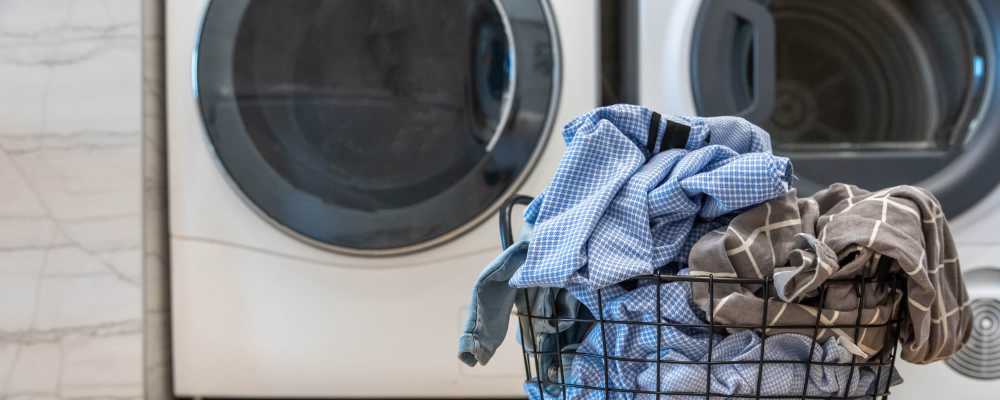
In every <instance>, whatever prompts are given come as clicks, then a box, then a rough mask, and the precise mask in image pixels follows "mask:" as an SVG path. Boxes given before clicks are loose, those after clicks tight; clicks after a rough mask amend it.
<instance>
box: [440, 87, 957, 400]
mask: <svg viewBox="0 0 1000 400" xmlns="http://www.w3.org/2000/svg"><path fill="white" fill-rule="evenodd" d="M563 139H564V140H565V142H566V146H567V148H566V152H565V154H564V156H563V158H562V160H561V162H560V164H559V167H558V169H557V171H556V173H555V176H554V177H553V179H552V182H551V183H550V184H549V186H548V187H546V189H545V191H544V192H543V193H542V194H541V195H539V196H538V197H536V198H535V199H534V201H532V203H531V204H530V205H529V206H528V208H527V210H526V211H525V215H524V219H525V228H524V229H523V230H522V232H521V235H520V239H519V240H518V241H517V242H516V243H514V244H513V245H512V246H509V247H508V248H507V249H505V250H504V251H503V253H501V254H500V256H498V257H497V258H496V260H494V261H493V262H492V263H491V264H490V265H489V266H487V267H486V269H485V270H484V271H483V272H482V274H481V275H480V277H479V279H478V280H477V282H476V283H475V287H474V288H473V293H472V297H473V298H472V303H471V304H472V306H471V307H470V310H469V319H468V322H467V324H466V326H465V330H464V332H463V334H462V336H461V337H460V339H459V358H460V359H461V360H462V361H464V362H465V363H466V364H468V365H470V366H474V365H476V364H477V363H478V364H486V363H487V362H488V361H489V359H490V357H491V356H492V355H493V354H494V352H495V351H496V350H497V347H498V346H499V345H500V343H501V342H503V339H504V336H505V334H506V332H507V323H508V321H509V318H510V313H511V311H512V308H513V307H514V306H516V307H517V308H518V310H519V311H521V312H522V313H529V312H530V314H531V315H533V316H535V317H537V318H532V319H531V321H530V322H529V321H527V320H526V319H523V318H522V320H521V326H520V327H519V328H520V329H521V333H522V335H523V336H524V338H525V339H524V343H523V344H524V345H525V346H526V347H527V348H528V349H529V350H531V351H535V352H537V353H539V354H541V355H540V356H539V357H538V362H539V364H540V365H539V366H538V370H539V372H538V374H539V375H540V376H539V377H538V378H539V380H540V382H528V383H526V384H525V390H526V391H527V392H528V394H529V396H530V397H531V398H533V399H543V398H567V399H578V398H605V396H606V395H607V396H608V398H615V399H617V398H622V399H631V398H638V397H649V398H653V395H651V394H641V393H652V392H671V393H684V394H691V395H692V398H694V397H702V398H703V397H705V395H706V394H707V393H709V391H710V393H713V394H715V395H717V396H718V395H744V396H745V395H753V394H759V395H763V396H783V395H788V396H801V395H803V394H806V395H809V396H843V395H853V396H856V395H864V394H868V393H875V391H876V390H884V388H885V387H887V386H888V385H889V384H897V383H899V382H901V380H900V378H899V375H898V373H897V372H896V371H889V368H882V367H874V366H871V365H868V364H873V363H874V364H877V363H884V362H885V360H887V359H888V354H886V353H887V352H884V351H882V350H883V348H892V347H894V346H891V345H892V343H889V342H888V340H890V339H895V336H894V329H893V330H892V331H890V329H889V328H887V325H890V324H889V322H890V321H893V320H898V319H902V321H901V322H900V323H901V324H902V328H901V334H900V335H899V338H898V340H899V342H900V344H901V345H902V352H901V355H902V358H903V359H905V360H907V361H910V362H915V363H929V362H933V361H937V360H941V359H944V358H947V357H948V356H949V355H951V354H953V353H954V352H956V351H958V350H959V349H960V348H961V346H962V344H963V343H964V342H965V341H966V339H967V338H968V335H969V333H970V328H971V320H970V312H969V310H968V309H967V302H968V296H967V294H966V289H965V284H964V283H963V281H962V275H961V271H960V269H959V262H958V257H957V252H956V249H955V245H954V243H953V240H952V237H951V234H950V232H949V229H948V224H947V221H946V220H945V217H944V215H943V212H942V209H941V206H940V204H939V203H938V201H937V200H936V199H935V198H934V196H933V195H932V194H931V193H929V192H928V191H926V190H924V189H921V188H917V187H911V186H898V187H893V188H887V189H883V190H879V191H876V192H869V191H866V190H863V189H861V188H858V187H856V186H852V185H847V184H834V185H832V186H830V187H829V188H827V189H825V190H821V191H819V192H817V193H816V194H814V195H812V196H810V197H801V198H800V197H798V195H797V194H796V192H795V190H794V189H792V184H793V183H794V182H793V181H794V175H793V174H792V164H791V162H790V160H788V159H787V158H784V157H779V156H775V155H773V154H772V153H771V143H770V139H769V136H768V134H767V132H765V131H764V130H762V129H761V128H759V127H757V126H755V125H753V124H751V123H749V122H747V121H745V120H743V119H741V118H735V117H714V118H698V117H669V118H668V117H663V116H661V115H660V114H658V113H656V112H653V111H651V110H648V109H645V108H642V107H638V106H629V105H617V106H611V107H603V108H599V109H596V110H594V111H592V112H590V113H588V114H585V115H583V116H580V117H578V118H577V119H575V120H574V121H572V122H571V123H569V124H567V125H566V127H565V129H564V131H563ZM654 273H659V274H672V275H681V276H693V277H698V276H709V275H711V276H714V277H717V278H732V277H739V278H754V279H765V278H769V279H772V280H773V286H770V287H768V288H764V287H762V285H760V284H737V283H717V284H715V285H714V287H712V288H711V290H710V289H709V288H708V286H707V285H705V284H700V283H690V282H682V281H677V282H671V283H661V282H657V281H656V280H653V279H635V278H636V277H640V276H644V275H649V274H654ZM876 276H880V277H883V278H887V277H892V278H895V279H896V281H897V282H903V283H904V285H902V286H905V292H904V291H903V290H901V287H900V285H895V286H894V285H879V284H871V285H866V286H864V287H863V293H859V291H858V290H859V289H858V287H856V286H853V285H824V283H827V282H828V281H830V280H831V279H833V280H844V279H848V278H852V279H853V278H859V277H861V278H862V279H868V278H874V277H876ZM887 279H888V278H887ZM821 287H825V288H826V289H825V290H820V289H821ZM859 294H860V295H859ZM821 296H822V297H823V299H819V297H821ZM529 307H530V310H529ZM859 310H860V314H861V315H860V316H859V315H858V313H859ZM598 315H599V316H601V318H600V319H601V320H603V321H604V322H603V323H600V322H596V321H595V316H598ZM707 320H711V321H712V322H713V324H716V325H732V326H743V327H751V326H761V325H762V323H763V324H765V325H766V326H767V327H768V328H767V329H752V328H729V329H711V328H709V327H705V326H702V325H705V324H707V322H706V321H707ZM614 321H630V322H633V323H616V322H614ZM817 321H819V324H820V325H822V326H834V325H839V326H845V325H853V324H855V323H856V322H857V321H860V322H861V324H862V325H867V326H868V327H863V328H860V329H858V332H855V331H854V330H855V329H854V328H838V327H834V328H826V329H818V330H814V328H812V326H814V325H815V324H816V323H817ZM634 322H639V323H634ZM657 323H669V324H670V325H660V326H657ZM877 325H881V326H877ZM804 326H808V327H810V328H808V329H805V328H803V327H804ZM602 328H603V329H602ZM817 331H818V335H817ZM814 335H816V336H818V337H817V338H816V340H815V341H814V339H813V337H814ZM814 343H815V344H814ZM761 359H764V360H771V361H778V360H780V361H782V362H774V363H764V364H763V365H760V363H759V360H761ZM657 360H660V361H662V363H659V365H658V363H657ZM709 360H711V361H712V363H711V365H710V364H709V363H708V361H709ZM807 361H811V362H812V363H810V364H811V365H809V366H807V365H806V362H807ZM852 361H853V362H854V363H860V364H862V365H860V366H855V367H851V366H850V365H849V364H850V363H852ZM838 364H839V365H838ZM844 364H848V365H844ZM758 374H762V375H761V379H758ZM875 383H877V385H876V384H875ZM657 385H659V386H657ZM879 388H881V389H879ZM564 391H565V393H564ZM696 395H697V396H696Z"/></svg>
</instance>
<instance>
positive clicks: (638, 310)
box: [525, 270, 898, 399]
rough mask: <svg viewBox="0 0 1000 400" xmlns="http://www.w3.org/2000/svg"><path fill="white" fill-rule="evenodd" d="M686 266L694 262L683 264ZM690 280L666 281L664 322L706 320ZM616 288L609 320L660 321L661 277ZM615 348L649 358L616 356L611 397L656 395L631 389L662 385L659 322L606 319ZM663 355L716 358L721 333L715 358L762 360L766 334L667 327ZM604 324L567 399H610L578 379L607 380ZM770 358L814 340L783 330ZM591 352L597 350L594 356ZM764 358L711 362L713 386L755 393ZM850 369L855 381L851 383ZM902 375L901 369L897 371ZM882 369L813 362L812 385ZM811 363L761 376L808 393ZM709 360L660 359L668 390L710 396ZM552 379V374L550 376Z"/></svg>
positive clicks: (795, 357)
mask: <svg viewBox="0 0 1000 400" xmlns="http://www.w3.org/2000/svg"><path fill="white" fill-rule="evenodd" d="M682 273H686V270H684V271H682ZM690 285H691V284H690V283H686V282H674V283H664V284H662V285H661V286H660V312H661V318H662V320H661V321H662V322H665V323H677V324H705V323H706V322H705V321H704V320H703V319H702V318H701V316H700V315H699V314H700V311H699V309H697V308H696V306H695V305H694V304H693V303H691V301H690V299H691V288H690ZM608 291H609V293H608V295H609V296H611V297H613V300H609V301H606V302H605V304H604V313H605V315H604V317H605V320H606V321H626V320H627V321H643V322H656V309H657V307H656V284H655V283H653V282H652V281H650V282H649V283H648V284H643V285H640V286H639V287H637V288H636V289H634V290H632V291H625V290H624V289H623V288H621V287H619V286H616V287H612V288H609V290H608ZM605 328H606V331H607V334H605V335H604V340H606V341H607V349H608V354H609V355H610V356H612V357H620V358H629V359H639V360H649V361H620V360H608V361H607V368H608V375H607V377H608V380H609V383H608V387H609V388H612V389H620V390H619V391H610V392H609V398H611V399H634V398H648V399H653V398H654V397H655V396H653V395H644V394H634V393H628V392H625V391H629V390H633V391H634V390H642V391H655V390H656V366H655V365H656V364H655V361H653V360H656V358H657V347H656V339H657V328H656V326H652V325H637V324H621V323H614V322H605ZM659 329H660V354H659V358H660V359H661V360H669V361H701V362H705V361H707V360H708V349H709V340H712V341H713V348H714V351H713V353H712V360H713V361H715V362H718V361H757V360H760V357H761V354H760V351H761V338H760V336H759V335H758V334H757V333H756V332H754V331H752V330H741V331H738V332H735V333H733V334H732V335H728V336H727V335H723V334H719V333H714V332H710V331H709V329H707V328H704V327H672V326H661V327H660V328H659ZM601 332H602V330H601V327H600V324H595V325H594V327H593V328H592V329H591V331H590V333H589V334H588V335H587V336H586V338H585V339H584V341H583V344H582V345H580V347H579V348H578V349H577V352H578V353H579V354H577V355H576V356H575V357H574V359H573V363H572V368H571V369H570V370H568V371H564V375H565V377H566V382H567V383H568V385H567V391H566V399H604V394H605V393H604V390H602V389H585V388H579V387H573V385H580V386H588V387H596V388H604V387H605V386H604V379H605V374H604V367H605V366H604V362H605V360H603V359H602V358H601V355H602V354H603V349H604V343H603V342H602V338H601ZM765 343H766V345H765V351H764V359H765V360H788V361H800V362H803V361H805V360H808V359H809V355H810V347H811V346H812V340H811V339H810V338H809V337H807V336H803V335H799V334H779V335H773V336H769V337H768V338H767V340H766V342H765ZM583 354H593V356H587V355H583ZM851 356H852V355H851V353H850V352H848V351H847V350H846V349H845V348H844V347H842V346H840V345H839V343H838V342H837V341H836V340H835V339H834V340H827V341H826V342H823V343H817V344H816V349H815V351H813V352H812V360H813V361H816V362H820V361H822V362H828V363H845V364H846V363H850V360H851ZM758 368H759V367H758V364H756V363H745V364H739V363H735V364H716V365H713V366H712V369H711V382H712V392H713V393H717V394H728V395H732V394H737V395H754V394H756V390H757V386H756V385H757V373H758ZM848 375H850V376H851V377H850V386H848ZM880 375H881V378H882V380H883V382H885V381H886V380H888V378H889V368H888V367H885V368H883V371H882V373H881V374H880ZM896 376H898V375H896ZM875 377H876V372H875V371H872V368H868V367H854V372H853V373H852V372H851V367H850V366H849V365H813V366H812V367H810V368H809V372H808V382H809V384H808V388H807V390H808V392H807V395H810V396H834V395H838V396H842V395H843V393H844V391H845V390H850V394H851V395H852V396H854V395H863V394H865V393H868V392H869V390H870V388H871V386H872V382H873V381H874V380H875ZM806 379H807V376H806V366H805V365H804V364H794V363H774V364H765V366H764V369H763V379H762V381H761V391H760V394H761V395H765V396H784V395H788V396H789V397H797V396H800V395H801V394H802V389H803V384H804V383H805V382H806ZM707 380H708V368H707V367H706V366H705V365H698V364H687V365H677V364H662V365H661V367H660V391H670V392H688V393H702V394H701V395H697V396H677V397H674V396H670V398H671V399H674V398H692V399H694V398H700V399H704V398H705V395H704V394H703V393H705V390H706V382H707ZM551 381H552V380H551V379H549V382H551ZM525 389H526V391H527V392H528V394H529V397H531V398H533V399H540V398H542V396H540V392H539V390H538V385H537V384H534V383H530V382H529V383H526V384H525ZM560 390H561V388H560V386H559V385H543V392H544V393H545V396H544V397H545V398H552V399H555V398H562V393H561V392H560Z"/></svg>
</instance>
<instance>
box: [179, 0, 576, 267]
mask: <svg viewBox="0 0 1000 400" xmlns="http://www.w3.org/2000/svg"><path fill="white" fill-rule="evenodd" d="M553 29H554V28H553V26H552V24H551V21H550V16H549V15H548V10H547V9H546V5H545V4H543V2H539V1H530V0H529V1H526V0H494V1H491V0H476V1H466V0H435V1H433V2H426V1H419V0H409V1H396V0H298V1H295V2H287V1H282V0H239V1H231V0H227V1H215V2H212V3H211V4H210V6H209V8H208V10H207V12H206V16H205V20H204V21H203V28H202V32H201V36H200V41H199V45H198V48H197V50H196V55H195V65H194V72H195V82H194V85H195V88H196V93H197V94H198V101H199V105H200V107H201V111H202V118H203V120H204V124H205V126H206V128H207V131H208V138H209V140H210V141H211V144H212V146H213V147H214V149H215V152H216V154H217V156H218V159H219V161H220V164H221V166H222V167H223V168H224V169H225V171H226V172H227V175H228V176H229V178H231V181H232V183H234V186H235V187H236V188H237V189H238V191H239V192H240V193H242V195H243V197H244V198H245V199H246V200H247V201H248V203H249V204H250V205H251V206H252V207H253V208H254V209H256V210H258V211H260V214H262V215H263V216H264V217H265V218H266V219H268V220H269V221H272V222H274V223H275V224H276V225H278V226H279V227H281V228H283V229H284V230H286V231H287V232H289V233H290V234H292V235H294V236H296V237H299V238H301V239H304V240H305V241H307V242H309V243H312V244H316V245H319V246H322V247H326V248H330V249H334V250H342V251H345V252H349V253H361V254H368V255H381V254H395V253H401V252H408V251H414V250H419V249H422V248H426V247H428V246H431V245H434V244H438V243H441V242H443V241H445V240H447V239H450V238H453V237H455V236H456V235H458V234H460V233H461V232H462V231H464V230H465V229H468V228H470V227H471V226H472V225H474V224H475V223H476V222H478V221H480V220H481V219H482V218H483V217H485V216H486V215H485V214H488V213H489V212H490V211H492V210H493V209H494V208H495V207H496V205H497V204H498V203H499V201H500V200H501V199H502V198H504V197H505V196H506V195H507V194H509V193H511V192H512V191H513V190H515V188H516V187H517V185H518V183H519V182H520V181H521V180H522V179H523V178H524V176H525V175H527V174H528V172H529V171H530V169H531V166H532V164H533V162H534V161H535V159H536V158H537V156H538V155H539V154H540V152H541V149H542V147H543V146H544V144H545V139H546V137H547V135H546V132H547V131H548V128H549V126H550V124H551V119H552V114H553V111H554V104H555V101H556V99H555V93H556V91H557V78H558V77H557V73H556V71H557V69H558V62H557V58H558V52H557V44H556V42H555V35H554V30H553Z"/></svg>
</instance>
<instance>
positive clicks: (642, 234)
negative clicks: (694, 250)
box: [510, 105, 792, 312]
mask: <svg viewBox="0 0 1000 400" xmlns="http://www.w3.org/2000/svg"><path fill="white" fill-rule="evenodd" d="M656 117H658V114H656V113H654V112H653V111H651V110H648V109H646V108H643V107H639V106H631V105H616V106H610V107H602V108H598V109H596V110H594V111H592V112H590V113H587V114H585V115H583V116H581V117H578V118H576V119H575V120H574V121H572V122H570V123H569V124H567V125H566V127H565V129H564V130H563V138H564V140H565V142H566V144H567V148H566V152H565V154H564V155H563V158H562V160H561V161H560V163H559V167H558V169H557V170H556V173H555V176H554V178H553V179H552V181H551V183H550V184H549V186H548V187H546V188H545V190H544V192H543V193H542V195H540V196H539V197H537V198H535V200H534V201H533V202H532V203H531V204H530V205H529V207H528V209H527V210H526V211H525V220H526V221H528V222H530V223H534V225H535V231H534V234H535V236H534V239H533V241H532V244H531V247H530V248H529V250H528V258H527V260H526V261H525V264H524V265H523V266H522V268H521V269H520V270H518V272H517V273H516V274H514V276H513V277H512V279H511V281H510V283H511V285H513V286H516V287H532V286H550V287H551V286H554V287H565V288H568V289H570V290H571V292H573V294H574V295H577V297H579V298H580V300H581V301H582V302H584V304H586V305H587V306H588V307H590V306H592V305H593V301H592V299H591V297H592V296H593V293H592V290H593V289H597V288H601V287H605V286H608V285H611V284H614V283H617V282H621V281H623V280H626V279H628V278H630V277H633V276H636V275H639V274H645V273H651V272H653V271H654V270H655V269H656V268H658V267H660V266H663V265H666V264H667V263H669V262H672V261H680V262H683V261H684V260H685V259H686V257H687V254H688V252H689V251H690V248H691V246H693V245H694V242H695V241H697V240H698V238H700V237H701V236H702V235H704V234H705V233H707V232H708V231H710V230H712V229H714V228H717V227H720V226H723V225H724V224H725V223H726V222H727V221H728V216H727V214H730V213H732V212H734V211H737V210H740V209H743V208H747V207H750V206H753V205H756V204H758V203H761V202H764V201H767V200H770V199H773V198H775V197H778V196H780V195H782V194H784V193H785V192H786V191H787V189H788V183H789V182H788V181H789V179H791V178H792V174H791V163H790V162H789V160H788V159H787V158H785V157H778V156H774V155H772V154H771V143H770V138H769V136H768V134H767V132H765V131H764V130H762V129H761V128H759V127H757V126H755V125H753V124H751V123H749V122H747V121H746V120H743V119H742V118H736V117H714V118H699V117H670V118H664V119H663V122H664V123H659V122H660V121H659V120H657V119H656ZM671 124H673V125H674V126H675V127H676V126H678V124H680V125H681V126H687V127H689V128H690V130H689V134H688V137H687V141H686V144H685V145H684V148H683V149H681V148H676V149H669V148H662V149H661V147H663V146H662V145H663V143H665V142H675V141H677V138H675V137H667V136H670V135H667V133H668V128H667V126H668V125H671ZM651 126H653V127H656V126H659V129H656V130H651V129H650V127H651ZM674 134H676V132H674ZM650 139H652V141H651V142H650ZM657 149H659V150H657ZM591 311H592V312H594V311H595V310H594V309H593V308H592V307H591Z"/></svg>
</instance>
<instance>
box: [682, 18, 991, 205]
mask: <svg viewBox="0 0 1000 400" xmlns="http://www.w3.org/2000/svg"><path fill="white" fill-rule="evenodd" d="M700 13H701V14H700V16H699V26H698V31H699V32H700V33H699V34H697V35H696V39H697V40H696V42H695V43H694V44H695V46H694V47H693V52H694V53H693V54H692V62H693V63H695V64H694V65H693V67H694V68H693V70H694V71H696V72H695V73H694V76H693V77H692V78H693V82H694V91H695V98H696V104H697V107H698V110H699V113H702V114H706V115H723V114H742V115H745V116H747V117H749V118H750V119H751V120H753V121H754V122H756V123H758V124H759V125H761V126H762V127H764V128H765V129H767V130H768V132H770V133H771V136H772V140H773V142H774V145H775V151H776V152H777V153H781V154H784V155H787V156H790V157H791V158H792V159H793V160H794V163H795V168H796V175H797V176H799V178H800V182H799V184H798V187H799V190H800V191H801V192H804V193H806V194H809V193H812V192H814V191H816V190H818V189H819V188H822V187H826V186H827V185H829V184H831V183H834V182H851V183H855V184H858V185H860V186H862V187H866V188H869V189H879V188H882V187H886V186H893V185H900V184H920V185H923V186H925V187H928V188H929V189H931V190H932V191H933V192H935V194H936V195H937V196H938V197H939V198H940V200H941V202H942V204H943V206H944V208H945V211H946V213H947V214H949V215H951V216H954V215H956V214H958V213H960V212H962V211H963V210H965V209H967V208H969V207H970V206H972V205H974V204H976V203H977V202H978V201H980V200H981V199H982V198H983V197H985V196H986V195H987V194H988V193H989V192H990V191H991V190H992V189H993V188H995V187H996V186H997V184H998V181H1000V168H996V167H995V166H996V164H997V162H1000V132H998V130H1000V102H998V101H996V99H995V98H994V96H993V93H994V92H995V90H996V89H997V85H998V80H997V79H996V78H995V74H996V71H995V70H996V59H995V57H996V55H995V54H994V52H995V49H994V41H995V40H994V39H995V38H996V37H997V35H998V34H1000V30H998V26H1000V3H998V2H995V1H976V0H962V1H937V0H908V1H901V0H886V1H859V2H846V1H812V0H770V1H764V0H757V1H754V0H705V2H704V4H703V8H702V10H701V11H700Z"/></svg>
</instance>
